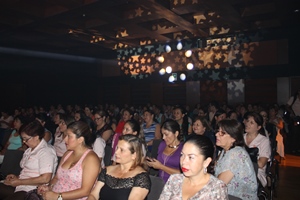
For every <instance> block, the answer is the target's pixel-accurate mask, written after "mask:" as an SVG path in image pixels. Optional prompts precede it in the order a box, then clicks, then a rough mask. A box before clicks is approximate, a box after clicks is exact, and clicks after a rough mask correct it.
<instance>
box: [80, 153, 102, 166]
mask: <svg viewBox="0 0 300 200" xmlns="http://www.w3.org/2000/svg"><path fill="white" fill-rule="evenodd" d="M84 162H85V163H89V162H95V163H100V160H99V157H98V156H97V154H96V153H95V152H94V151H90V152H88V154H87V155H86V157H85V159H84Z"/></svg>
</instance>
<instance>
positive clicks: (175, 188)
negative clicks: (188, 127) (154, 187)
mask: <svg viewBox="0 0 300 200" xmlns="http://www.w3.org/2000/svg"><path fill="white" fill-rule="evenodd" d="M214 149H215V148H214V145H213V143H212V142H211V141H210V140H209V138H207V137H205V136H203V135H193V136H192V137H190V138H189V139H188V140H187V141H186V142H185V143H184V145H183V148H182V153H181V157H180V166H181V170H182V172H183V173H182V174H172V175H171V176H170V178H169V179H168V181H167V183H166V184H165V186H164V189H163V191H162V193H161V195H160V198H159V200H170V199H172V200H176V199H178V200H179V199H180V200H181V199H203V200H206V199H214V200H227V199H228V194H227V187H226V184H225V183H224V182H223V181H221V180H219V179H217V178H216V177H214V176H213V175H212V174H210V171H209V169H211V167H209V165H210V164H211V162H212V160H213V157H214Z"/></svg>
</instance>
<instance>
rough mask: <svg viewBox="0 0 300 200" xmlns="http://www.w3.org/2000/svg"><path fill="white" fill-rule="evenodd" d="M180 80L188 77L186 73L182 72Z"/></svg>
mask: <svg viewBox="0 0 300 200" xmlns="http://www.w3.org/2000/svg"><path fill="white" fill-rule="evenodd" d="M179 78H180V80H182V81H184V80H185V79H186V75H185V74H184V73H182V74H180V76H179Z"/></svg>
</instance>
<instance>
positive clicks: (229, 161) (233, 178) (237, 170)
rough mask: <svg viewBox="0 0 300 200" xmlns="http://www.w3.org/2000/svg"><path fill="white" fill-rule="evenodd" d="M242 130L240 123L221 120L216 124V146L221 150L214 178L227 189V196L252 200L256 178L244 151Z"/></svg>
mask: <svg viewBox="0 0 300 200" xmlns="http://www.w3.org/2000/svg"><path fill="white" fill-rule="evenodd" d="M243 133H244V129H243V126H242V124H241V123H240V122H238V121H237V120H233V119H223V120H221V121H219V122H218V124H217V132H216V138H217V140H216V145H217V146H219V147H221V148H222V150H221V151H220V152H219V155H218V157H217V160H216V164H215V176H216V177H218V178H219V179H220V180H222V181H223V182H224V183H225V184H226V185H227V187H228V195H231V196H234V197H238V198H240V199H243V200H245V199H249V200H254V199H258V197H257V189H258V185H257V177H256V172H255V170H254V167H253V164H252V161H251V159H250V156H249V154H248V152H247V151H246V150H245V148H244V146H245V143H244V138H243Z"/></svg>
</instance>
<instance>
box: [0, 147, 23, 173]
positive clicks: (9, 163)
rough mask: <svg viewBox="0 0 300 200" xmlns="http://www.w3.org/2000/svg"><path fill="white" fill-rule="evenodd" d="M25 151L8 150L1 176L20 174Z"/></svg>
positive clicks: (0, 170)
mask: <svg viewBox="0 0 300 200" xmlns="http://www.w3.org/2000/svg"><path fill="white" fill-rule="evenodd" d="M23 153H24V151H21V150H6V152H5V154H4V159H3V163H2V165H1V168H0V174H1V176H2V177H1V178H5V177H6V176H7V175H8V174H15V175H17V176H18V175H19V174H20V172H21V170H22V168H21V167H20V161H21V159H22V157H23Z"/></svg>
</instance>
